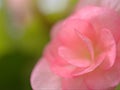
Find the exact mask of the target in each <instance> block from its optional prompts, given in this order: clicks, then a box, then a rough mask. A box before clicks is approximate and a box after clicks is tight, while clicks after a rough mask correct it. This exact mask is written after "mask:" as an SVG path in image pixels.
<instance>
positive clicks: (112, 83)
mask: <svg viewBox="0 0 120 90" xmlns="http://www.w3.org/2000/svg"><path fill="white" fill-rule="evenodd" d="M96 81H97V83H96ZM119 81H120V41H119V43H118V45H117V57H116V62H115V63H114V66H113V67H112V68H111V69H109V70H105V71H101V69H98V70H95V71H94V72H91V73H89V74H88V75H86V78H85V82H86V84H87V86H89V87H90V88H92V89H95V90H96V89H100V90H104V89H105V90H106V89H107V90H108V87H111V88H112V87H116V86H117V85H118V84H119ZM112 90H113V89H112Z"/></svg>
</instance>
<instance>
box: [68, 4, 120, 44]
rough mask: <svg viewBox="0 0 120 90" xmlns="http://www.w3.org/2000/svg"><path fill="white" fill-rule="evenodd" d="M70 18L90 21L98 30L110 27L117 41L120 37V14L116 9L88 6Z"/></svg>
mask: <svg viewBox="0 0 120 90" xmlns="http://www.w3.org/2000/svg"><path fill="white" fill-rule="evenodd" d="M70 18H72V19H82V20H86V21H89V23H91V24H92V26H93V27H94V29H95V30H98V31H99V30H102V29H103V28H107V29H109V30H110V31H111V33H112V34H113V37H114V38H115V41H116V42H118V40H119V38H120V33H119V32H120V16H119V15H118V13H116V12H115V11H114V10H111V9H108V8H104V7H95V6H87V7H85V8H83V9H81V10H79V11H78V12H76V13H75V14H74V15H72V16H71V17H70Z"/></svg>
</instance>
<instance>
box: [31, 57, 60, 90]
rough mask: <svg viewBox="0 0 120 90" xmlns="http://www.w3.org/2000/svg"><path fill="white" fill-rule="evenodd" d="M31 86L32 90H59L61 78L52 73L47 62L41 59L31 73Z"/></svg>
mask: <svg viewBox="0 0 120 90" xmlns="http://www.w3.org/2000/svg"><path fill="white" fill-rule="evenodd" d="M31 85H32V88H33V90H44V89H46V90H48V89H52V90H59V89H60V88H61V78H60V77H58V76H57V75H55V74H54V73H52V71H51V70H50V68H49V65H48V63H47V61H46V60H45V59H44V58H42V59H41V60H40V61H39V62H38V63H37V65H36V67H35V68H34V70H33V72H32V75H31Z"/></svg>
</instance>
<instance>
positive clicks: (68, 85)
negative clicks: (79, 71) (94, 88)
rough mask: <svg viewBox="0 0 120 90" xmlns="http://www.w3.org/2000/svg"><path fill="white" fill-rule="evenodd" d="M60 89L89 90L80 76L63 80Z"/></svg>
mask: <svg viewBox="0 0 120 90" xmlns="http://www.w3.org/2000/svg"><path fill="white" fill-rule="evenodd" d="M62 88H63V90H91V89H90V88H88V87H87V86H86V84H85V82H84V78H83V77H82V76H80V77H74V78H68V79H66V78H63V80H62Z"/></svg>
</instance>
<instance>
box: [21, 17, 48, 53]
mask: <svg viewBox="0 0 120 90" xmlns="http://www.w3.org/2000/svg"><path fill="white" fill-rule="evenodd" d="M48 38H49V31H48V27H47V26H46V25H44V24H43V23H42V21H40V20H38V19H35V20H34V21H32V23H30V24H29V25H28V26H27V27H26V28H25V33H24V34H23V37H22V38H21V39H20V42H19V44H20V45H21V46H20V47H21V49H22V50H23V52H26V53H28V54H32V55H40V53H41V52H42V50H43V48H44V46H45V44H46V43H47V42H48Z"/></svg>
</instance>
